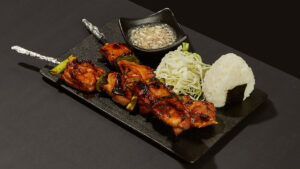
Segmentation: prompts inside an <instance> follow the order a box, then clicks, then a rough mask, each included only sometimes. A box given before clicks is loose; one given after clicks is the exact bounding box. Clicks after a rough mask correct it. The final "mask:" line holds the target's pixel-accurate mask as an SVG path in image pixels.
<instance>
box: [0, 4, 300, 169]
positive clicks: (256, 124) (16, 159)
mask: <svg viewBox="0 0 300 169" xmlns="http://www.w3.org/2000/svg"><path fill="white" fill-rule="evenodd" d="M151 13H152V12H151V11H149V10H147V9H145V8H143V7H141V6H138V5H136V4H134V3H132V2H129V1H120V0H119V1H116V0H105V1H104V0H103V1H92V0H89V1H82V2H76V1H70V2H66V1H64V2H63V1H59V0H53V1H45V2H42V1H38V0H32V1H30V2H25V1H21V0H19V1H4V2H1V5H0V17H1V25H2V26H1V28H0V29H1V31H0V32H1V38H0V50H1V62H0V75H1V76H0V77H2V79H1V83H0V90H1V97H0V168H5V169H15V168H22V169H26V168H30V169H32V168H43V169H47V168H49V169H50V168H51V169H53V168H56V169H60V168H62V169H66V168H72V169H77V168H78V169H79V168H80V169H82V168H89V169H93V168H95V169H96V168H130V169H132V168H138V169H141V168H145V169H146V168H149V169H150V168H151V169H152V168H172V169H173V168H220V169H222V168H224V169H225V168H230V169H235V168H237V169H240V168H246V169H247V168H249V169H250V168H266V169H267V168H268V169H269V168H270V169H277V168H278V169H282V168H296V166H298V163H297V160H298V159H299V157H300V151H299V150H300V149H299V146H298V143H299V142H300V134H299V129H300V123H299V122H298V121H299V119H300V113H299V107H298V104H299V100H298V98H299V97H300V81H299V79H297V78H295V77H294V76H291V75H289V74H287V73H284V72H282V71H281V70H279V69H277V68H274V67H272V66H269V65H268V64H266V63H263V62H261V61H259V60H257V59H254V58H253V57H250V56H247V55H246V54H243V53H241V52H238V51H235V50H234V52H235V53H237V54H238V55H241V56H242V57H243V58H244V59H245V60H246V61H247V63H248V64H249V65H250V66H251V67H252V69H253V71H254V74H255V77H256V87H257V88H259V89H261V90H263V91H264V92H266V93H267V94H268V100H267V101H266V102H265V103H264V104H263V105H261V106H260V107H259V108H258V109H257V111H255V112H254V113H253V115H252V116H250V117H249V119H248V120H247V122H246V123H244V124H243V125H242V126H241V129H240V130H239V131H236V132H235V133H234V134H233V135H232V137H230V138H228V139H227V141H226V142H225V143H223V145H220V146H219V148H217V149H216V150H214V151H212V152H211V153H210V154H208V155H207V156H206V157H204V158H203V159H202V160H200V161H198V162H196V163H195V164H193V165H190V164H186V163H184V162H182V161H178V160H177V159H175V158H173V157H171V156H169V155H168V154H166V153H165V152H163V151H161V150H160V149H158V148H156V147H155V146H153V145H151V144H149V143H148V142H146V141H145V140H143V139H141V138H140V137H138V136H136V135H135V134H133V133H131V132H130V131H128V130H126V129H124V128H123V127H122V126H120V125H118V124H116V123H115V122H114V121H111V120H110V119H109V118H107V117H105V116H102V115H101V114H100V113H99V112H97V110H95V109H93V108H91V107H89V106H87V105H85V104H83V103H81V102H78V100H76V99H74V98H73V97H70V95H68V94H66V93H65V92H63V91H61V90H60V89H59V88H56V87H55V86H53V85H52V84H51V83H49V82H47V81H46V80H45V79H43V78H42V76H41V75H40V74H39V73H38V71H39V68H41V67H43V66H44V65H45V63H43V62H41V61H37V60H32V59H30V58H28V57H26V56H22V55H20V54H17V53H15V52H13V51H11V50H10V46H11V45H14V44H18V45H21V46H23V47H25V48H28V49H32V50H34V51H37V52H39V53H41V54H45V55H49V56H59V55H61V54H62V53H64V52H65V51H67V49H69V48H71V47H73V46H74V45H75V44H77V43H78V42H80V41H81V40H82V39H84V38H85V37H86V36H88V35H89V33H88V32H87V31H86V29H85V28H84V27H83V25H82V23H81V19H82V18H87V19H89V20H90V21H92V22H93V23H94V24H96V25H98V26H101V25H103V24H104V23H106V22H108V21H110V20H112V19H115V18H117V17H120V16H126V17H143V16H146V15H149V14H151ZM175 15H176V14H175ZM184 31H185V32H186V33H187V34H188V35H189V37H190V40H191V43H192V44H193V46H194V48H195V49H196V51H197V52H199V53H200V54H201V55H202V57H203V59H204V61H206V62H208V63H212V61H213V60H216V59H217V58H218V57H219V56H220V55H222V54H224V53H219V52H218V46H222V45H223V44H221V43H216V44H212V48H205V49H204V48H202V47H201V45H200V44H199V43H197V42H198V41H200V39H201V41H203V40H205V39H209V38H208V37H207V36H205V35H202V34H200V33H197V32H195V31H193V30H192V29H189V28H187V27H184ZM208 51H210V52H211V51H214V53H215V54H214V55H213V56H209V58H205V53H207V52H208Z"/></svg>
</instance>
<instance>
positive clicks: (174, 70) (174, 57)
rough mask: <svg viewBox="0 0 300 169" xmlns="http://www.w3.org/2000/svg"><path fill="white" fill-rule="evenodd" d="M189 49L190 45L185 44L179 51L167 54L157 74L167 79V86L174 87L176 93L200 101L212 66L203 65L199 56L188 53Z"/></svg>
mask: <svg viewBox="0 0 300 169" xmlns="http://www.w3.org/2000/svg"><path fill="white" fill-rule="evenodd" d="M188 48H189V44H188V43H183V45H181V46H179V47H178V48H177V50H175V51H171V52H169V53H167V54H166V55H165V57H164V58H163V59H162V61H161V63H160V64H159V65H158V67H157V69H156V71H155V74H156V76H157V77H158V78H161V79H165V81H166V85H172V86H174V88H173V91H174V92H175V93H177V94H184V95H190V96H191V98H192V99H195V100H199V98H200V96H201V94H202V82H203V79H204V75H205V72H206V71H207V70H208V69H209V68H210V65H208V64H205V63H203V62H202V58H201V56H200V55H199V54H197V53H191V52H188Z"/></svg>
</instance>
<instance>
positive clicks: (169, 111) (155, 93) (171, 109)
mask: <svg viewBox="0 0 300 169" xmlns="http://www.w3.org/2000/svg"><path fill="white" fill-rule="evenodd" d="M134 92H135V93H137V95H138V104H139V112H140V113H151V112H153V113H154V114H155V116H156V117H158V118H159V119H160V120H162V121H163V122H164V123H166V124H167V125H169V126H171V127H172V128H173V131H174V133H175V135H178V134H180V133H181V132H182V131H183V130H187V129H189V128H190V119H189V114H188V112H187V111H186V110H185V107H184V106H183V104H182V103H181V102H180V100H179V99H178V96H177V95H176V94H175V93H173V92H170V91H169V89H168V88H167V87H166V86H165V85H164V84H162V83H161V82H160V81H159V80H158V79H156V78H151V79H150V80H149V81H148V82H146V83H143V82H141V81H140V82H138V83H137V84H136V85H134Z"/></svg>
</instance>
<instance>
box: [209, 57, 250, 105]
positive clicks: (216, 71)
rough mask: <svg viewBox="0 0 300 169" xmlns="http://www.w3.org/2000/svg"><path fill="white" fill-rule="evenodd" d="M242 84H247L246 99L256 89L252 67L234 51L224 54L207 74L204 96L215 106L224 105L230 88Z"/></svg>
mask: <svg viewBox="0 0 300 169" xmlns="http://www.w3.org/2000/svg"><path fill="white" fill-rule="evenodd" d="M242 84H247V87H246V90H245V92H244V100H245V99H246V98H247V97H249V95H250V93H251V92H252V91H253V89H254V84H255V79H254V75H253V72H252V69H251V68H250V67H249V66H248V64H247V63H246V62H245V61H244V60H243V59H242V58H241V57H239V56H237V55H236V54H234V53H228V54H226V55H222V56H221V57H220V58H219V59H218V60H217V61H216V62H215V63H214V64H213V65H212V66H211V68H210V69H209V70H208V71H207V72H206V74H205V77H204V82H203V93H204V97H205V99H206V100H207V101H209V102H212V103H213V104H214V105H215V107H223V106H224V105H225V102H226V98H227V92H228V90H231V89H233V88H234V87H236V86H239V85H242Z"/></svg>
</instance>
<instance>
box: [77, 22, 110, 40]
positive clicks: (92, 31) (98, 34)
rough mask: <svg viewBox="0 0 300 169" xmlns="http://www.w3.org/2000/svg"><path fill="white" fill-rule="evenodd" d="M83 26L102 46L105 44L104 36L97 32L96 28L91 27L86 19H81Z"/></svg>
mask: <svg viewBox="0 0 300 169" xmlns="http://www.w3.org/2000/svg"><path fill="white" fill-rule="evenodd" d="M82 22H83V24H84V25H85V26H86V28H87V29H88V30H89V31H90V32H91V33H92V34H93V35H95V36H96V38H97V39H98V40H100V42H101V43H102V44H103V45H104V44H106V43H107V40H106V38H105V35H104V34H103V33H102V32H100V31H99V29H98V27H97V26H95V25H93V24H92V23H91V22H89V21H88V20H87V19H82Z"/></svg>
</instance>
